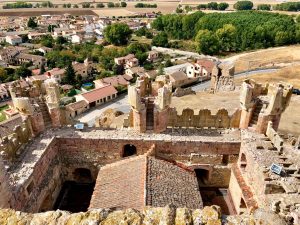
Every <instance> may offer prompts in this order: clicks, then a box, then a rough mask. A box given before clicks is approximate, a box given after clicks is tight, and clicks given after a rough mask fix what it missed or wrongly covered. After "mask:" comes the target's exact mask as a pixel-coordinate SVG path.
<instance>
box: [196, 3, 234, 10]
mask: <svg viewBox="0 0 300 225" xmlns="http://www.w3.org/2000/svg"><path fill="white" fill-rule="evenodd" d="M228 7H229V4H228V3H226V2H221V3H219V4H218V3H217V2H210V3H207V4H200V5H198V6H197V9H198V10H200V9H210V10H221V11H223V10H226V9H227V8H228Z"/></svg>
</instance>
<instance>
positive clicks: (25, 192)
mask: <svg viewBox="0 0 300 225" xmlns="http://www.w3.org/2000/svg"><path fill="white" fill-rule="evenodd" d="M57 150H58V148H57V142H56V140H55V139H52V141H51V143H50V144H49V145H48V146H47V150H46V151H45V152H44V154H43V155H42V156H41V157H40V160H39V161H38V162H37V163H36V164H35V166H34V169H33V172H32V174H31V175H30V176H29V178H28V179H26V180H22V181H21V182H20V183H18V184H17V185H16V186H15V187H14V198H15V204H14V207H13V208H15V209H17V210H23V211H26V212H38V211H43V210H50V209H51V208H52V206H53V204H54V202H55V200H56V198H57V196H58V194H59V192H60V189H61V185H62V181H63V179H62V173H61V170H62V165H61V163H60V158H59V155H58V152H57ZM45 202H47V205H45Z"/></svg>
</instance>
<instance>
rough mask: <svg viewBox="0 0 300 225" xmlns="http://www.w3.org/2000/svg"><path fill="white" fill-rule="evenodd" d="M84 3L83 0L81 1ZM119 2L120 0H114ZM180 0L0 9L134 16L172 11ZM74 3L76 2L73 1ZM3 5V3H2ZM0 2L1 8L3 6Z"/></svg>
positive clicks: (9, 12) (0, 11) (32, 13)
mask: <svg viewBox="0 0 300 225" xmlns="http://www.w3.org/2000/svg"><path fill="white" fill-rule="evenodd" d="M68 2H69V1H64V2H63V3H68ZM80 2H81V3H82V1H80ZM96 2H104V3H107V2H110V1H107V0H106V1H95V3H93V4H94V5H96ZM112 2H119V1H112ZM178 2H179V1H173V2H172V1H171V2H167V1H153V2H144V3H147V4H154V3H156V4H157V6H158V7H157V8H135V7H134V5H135V4H136V3H137V2H127V7H126V8H102V9H100V8H78V9H74V8H62V6H61V7H59V8H27V9H0V15H1V16H39V15H43V14H52V15H53V14H64V13H69V14H72V15H99V16H109V17H112V16H132V15H135V14H136V13H146V12H148V13H151V12H162V13H172V12H174V11H175V10H176V8H177V5H178ZM72 4H75V3H74V2H73V1H72ZM2 5H3V3H2ZM1 7H2V6H1V3H0V8H1Z"/></svg>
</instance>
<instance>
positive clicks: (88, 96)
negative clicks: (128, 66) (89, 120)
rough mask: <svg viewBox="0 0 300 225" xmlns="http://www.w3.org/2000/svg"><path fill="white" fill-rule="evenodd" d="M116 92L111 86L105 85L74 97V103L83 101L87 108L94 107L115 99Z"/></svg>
mask: <svg viewBox="0 0 300 225" xmlns="http://www.w3.org/2000/svg"><path fill="white" fill-rule="evenodd" d="M117 93H118V91H117V90H116V89H115V88H114V87H113V86H112V85H106V86H103V87H100V88H96V89H94V90H91V91H88V92H86V93H82V94H79V95H75V98H76V101H81V100H85V101H86V102H87V103H88V104H89V107H90V108H91V107H95V106H97V105H101V104H103V103H105V102H108V101H110V100H112V99H114V98H116V97H117Z"/></svg>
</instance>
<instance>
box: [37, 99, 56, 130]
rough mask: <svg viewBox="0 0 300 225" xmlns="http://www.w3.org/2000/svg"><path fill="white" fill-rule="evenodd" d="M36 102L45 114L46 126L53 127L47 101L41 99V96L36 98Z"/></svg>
mask: <svg viewBox="0 0 300 225" xmlns="http://www.w3.org/2000/svg"><path fill="white" fill-rule="evenodd" d="M36 102H37V104H38V105H39V109H40V111H41V113H42V115H43V120H44V124H45V128H49V127H51V124H52V122H51V117H50V114H49V111H48V107H47V105H46V103H45V102H44V101H43V100H41V99H40V98H36Z"/></svg>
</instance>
